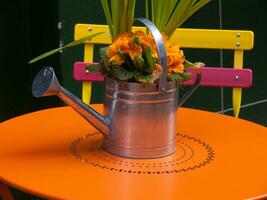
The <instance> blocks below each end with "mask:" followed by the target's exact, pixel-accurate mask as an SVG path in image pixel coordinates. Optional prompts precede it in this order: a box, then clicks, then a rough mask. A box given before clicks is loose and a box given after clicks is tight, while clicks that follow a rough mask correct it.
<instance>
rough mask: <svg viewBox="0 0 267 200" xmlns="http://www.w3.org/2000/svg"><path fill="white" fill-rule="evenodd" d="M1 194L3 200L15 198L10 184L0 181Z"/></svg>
mask: <svg viewBox="0 0 267 200" xmlns="http://www.w3.org/2000/svg"><path fill="white" fill-rule="evenodd" d="M0 196H1V197H2V199H3V200H14V198H13V196H12V194H11V192H10V190H9V189H8V186H7V185H5V184H4V183H1V182H0Z"/></svg>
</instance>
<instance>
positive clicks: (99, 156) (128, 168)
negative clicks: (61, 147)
mask: <svg viewBox="0 0 267 200" xmlns="http://www.w3.org/2000/svg"><path fill="white" fill-rule="evenodd" d="M70 151H71V153H72V155H73V156H75V157H76V158H77V159H78V160H80V161H82V162H84V163H86V164H88V165H91V166H94V167H99V168H102V169H105V170H111V171H114V172H126V173H137V174H165V173H181V172H186V171H190V170H195V169H197V168H200V167H204V166H205V165H207V164H209V163H210V162H211V161H212V160H213V159H214V158H215V153H214V150H213V149H212V147H211V146H210V145H208V144H207V143H205V142H204V141H202V140H200V139H198V138H195V137H192V136H188V135H184V134H180V133H177V146H176V152H175V153H174V154H172V155H170V156H166V157H162V158H154V159H131V158H124V157H119V156H115V155H112V154H110V153H108V152H106V151H104V150H103V149H102V135H101V134H100V133H98V132H92V133H88V134H87V135H85V136H84V137H80V138H77V139H76V140H75V141H73V142H72V144H71V145H70Z"/></svg>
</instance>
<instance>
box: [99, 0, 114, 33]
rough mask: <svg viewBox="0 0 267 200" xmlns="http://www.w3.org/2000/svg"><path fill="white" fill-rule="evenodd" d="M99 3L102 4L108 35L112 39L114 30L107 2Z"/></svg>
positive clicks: (103, 0)
mask: <svg viewBox="0 0 267 200" xmlns="http://www.w3.org/2000/svg"><path fill="white" fill-rule="evenodd" d="M101 3H102V7H103V10H104V14H105V16H106V20H107V23H108V27H109V32H110V35H111V37H112V38H113V37H114V30H113V24H112V19H111V15H110V10H109V6H108V1H107V0H101Z"/></svg>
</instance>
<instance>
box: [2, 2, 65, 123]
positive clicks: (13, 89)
mask: <svg viewBox="0 0 267 200" xmlns="http://www.w3.org/2000/svg"><path fill="white" fill-rule="evenodd" d="M58 9H59V8H58V2H57V1H55V0H50V1H45V3H41V2H40V1H33V0H32V1H30V0H20V1H14V0H10V1H4V2H3V3H2V5H1V11H0V16H1V17H0V20H1V23H0V24H1V31H0V39H1V47H0V60H1V64H0V71H1V73H0V121H3V120H6V119H9V118H11V117H14V116H17V115H20V114H23V113H28V112H31V111H33V110H37V109H42V108H48V107H51V106H58V105H62V104H61V102H60V101H59V100H57V99H56V98H47V99H38V100H37V99H35V98H33V97H32V95H31V82H32V79H33V77H34V75H35V74H36V72H37V71H38V70H39V69H40V68H41V67H43V66H44V65H49V64H53V65H54V66H55V67H56V71H57V73H58V74H59V75H60V62H59V56H53V57H50V58H49V59H46V60H44V61H42V62H39V63H37V64H34V65H28V64H27V63H28V61H29V60H30V58H32V57H34V56H37V55H39V54H41V53H43V52H44V51H46V50H48V49H51V48H55V47H56V46H57V45H58V41H59V33H58V29H57V22H58Z"/></svg>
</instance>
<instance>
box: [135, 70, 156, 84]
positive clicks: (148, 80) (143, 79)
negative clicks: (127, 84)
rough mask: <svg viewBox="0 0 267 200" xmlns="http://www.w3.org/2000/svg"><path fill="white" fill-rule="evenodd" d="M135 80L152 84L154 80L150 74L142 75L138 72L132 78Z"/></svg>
mask: <svg viewBox="0 0 267 200" xmlns="http://www.w3.org/2000/svg"><path fill="white" fill-rule="evenodd" d="M134 78H135V80H136V81H138V82H140V83H153V82H154V79H153V76H152V75H151V74H142V73H140V72H137V73H136V74H135V76H134Z"/></svg>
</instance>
